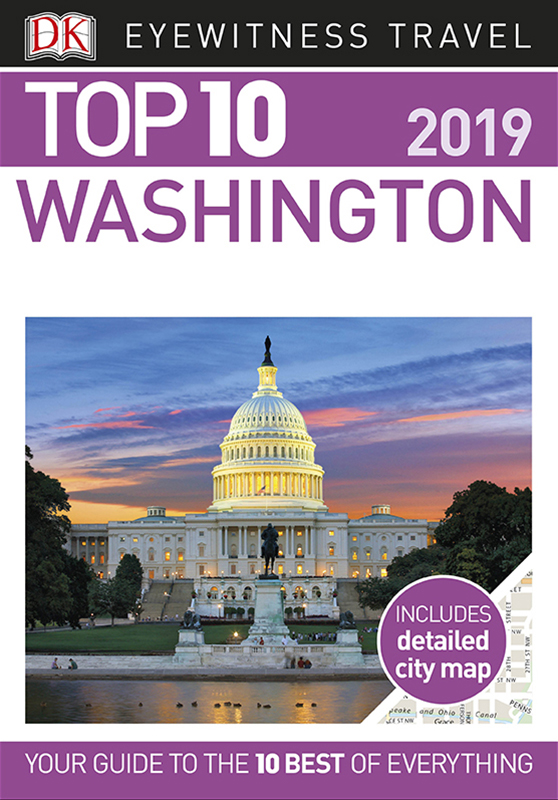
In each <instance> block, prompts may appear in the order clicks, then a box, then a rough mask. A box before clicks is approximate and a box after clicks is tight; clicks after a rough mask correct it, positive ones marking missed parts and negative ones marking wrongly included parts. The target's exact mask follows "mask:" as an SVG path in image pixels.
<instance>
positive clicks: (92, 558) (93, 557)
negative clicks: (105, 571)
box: [91, 556, 95, 564]
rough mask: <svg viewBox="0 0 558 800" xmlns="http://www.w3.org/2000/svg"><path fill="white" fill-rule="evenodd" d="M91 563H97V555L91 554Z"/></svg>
mask: <svg viewBox="0 0 558 800" xmlns="http://www.w3.org/2000/svg"><path fill="white" fill-rule="evenodd" d="M91 563H92V564H94V563H95V556H91Z"/></svg>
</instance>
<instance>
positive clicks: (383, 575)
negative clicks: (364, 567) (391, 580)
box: [380, 567, 387, 578]
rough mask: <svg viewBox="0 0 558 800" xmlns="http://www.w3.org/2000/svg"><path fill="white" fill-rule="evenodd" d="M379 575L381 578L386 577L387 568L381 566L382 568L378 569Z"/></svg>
mask: <svg viewBox="0 0 558 800" xmlns="http://www.w3.org/2000/svg"><path fill="white" fill-rule="evenodd" d="M380 577H381V578H387V568H386V567H382V569H381V570H380Z"/></svg>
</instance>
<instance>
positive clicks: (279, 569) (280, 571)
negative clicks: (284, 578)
mask: <svg viewBox="0 0 558 800" xmlns="http://www.w3.org/2000/svg"><path fill="white" fill-rule="evenodd" d="M277 571H278V573H279V575H282V574H283V565H282V564H279V566H278V567H277Z"/></svg>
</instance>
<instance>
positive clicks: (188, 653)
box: [173, 628, 205, 667]
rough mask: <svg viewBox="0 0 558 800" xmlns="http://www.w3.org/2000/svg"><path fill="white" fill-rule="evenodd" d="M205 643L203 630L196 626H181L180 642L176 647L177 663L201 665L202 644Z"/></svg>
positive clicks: (193, 665)
mask: <svg viewBox="0 0 558 800" xmlns="http://www.w3.org/2000/svg"><path fill="white" fill-rule="evenodd" d="M204 644H205V635H204V632H203V631H197V630H195V629H194V628H180V630H179V631H178V644H177V645H176V647H175V648H174V658H173V661H174V663H175V664H184V666H190V667H201V664H202V661H201V653H200V646H202V645H204Z"/></svg>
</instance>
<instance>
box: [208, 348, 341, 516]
mask: <svg viewBox="0 0 558 800" xmlns="http://www.w3.org/2000/svg"><path fill="white" fill-rule="evenodd" d="M265 345H266V351H265V356H264V360H263V362H262V364H261V366H260V367H258V372H259V375H260V382H259V386H258V388H257V390H256V391H255V392H254V393H253V395H252V398H251V400H247V401H246V402H245V403H243V404H242V405H241V406H240V408H239V409H238V411H237V412H236V414H235V415H234V416H233V418H232V420H231V425H230V428H229V432H228V434H227V436H225V438H224V439H223V442H222V444H221V451H222V457H221V463H220V464H219V465H218V466H216V467H215V469H214V470H213V473H212V474H213V503H212V505H211V506H210V507H209V509H208V510H210V511H226V510H228V509H233V508H254V509H257V508H302V509H306V510H318V509H320V510H323V511H325V510H327V508H326V506H325V505H324V502H323V499H322V478H323V474H324V471H323V469H322V468H321V467H320V466H319V465H318V464H316V463H315V462H314V449H315V447H316V445H315V444H314V442H313V441H312V437H311V436H310V434H309V433H308V431H307V430H306V423H305V422H304V417H303V416H302V414H301V413H300V411H299V410H298V408H297V407H296V406H295V405H294V404H293V403H291V402H290V401H289V400H285V398H284V397H283V395H282V393H281V392H280V391H279V390H278V389H277V385H276V383H275V375H276V373H277V367H276V366H275V365H274V364H273V362H272V360H271V353H270V347H271V341H270V340H269V337H268V338H267V339H266V342H265Z"/></svg>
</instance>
